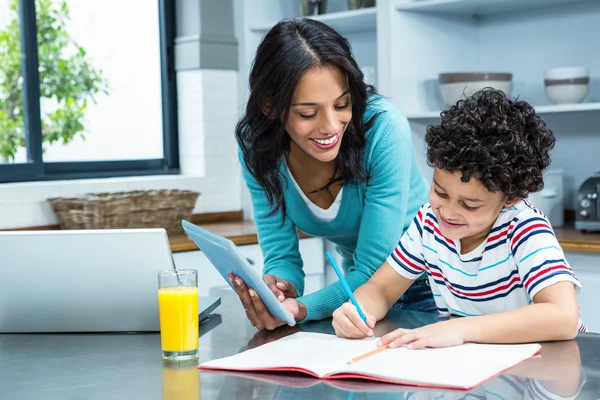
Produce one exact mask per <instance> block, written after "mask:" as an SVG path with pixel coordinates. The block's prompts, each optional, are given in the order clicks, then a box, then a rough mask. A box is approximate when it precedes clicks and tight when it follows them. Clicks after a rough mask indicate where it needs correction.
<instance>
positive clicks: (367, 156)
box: [239, 96, 428, 322]
mask: <svg viewBox="0 0 600 400" xmlns="http://www.w3.org/2000/svg"><path fill="white" fill-rule="evenodd" d="M375 112H379V113H380V114H379V115H378V117H377V118H376V120H375V123H374V125H373V126H372V128H371V129H370V130H369V131H368V132H366V137H367V145H366V147H365V153H364V159H363V162H364V167H365V171H366V172H367V174H368V176H369V179H368V180H367V181H366V182H364V183H360V184H355V183H354V184H353V183H346V184H344V190H343V192H342V201H341V204H340V209H339V212H338V214H337V216H336V217H335V218H334V219H333V220H332V221H330V222H321V221H319V220H316V219H315V218H314V217H313V215H312V213H311V212H310V210H309V209H308V207H307V206H306V204H305V203H304V202H303V200H302V198H301V197H300V194H299V193H298V192H297V190H296V187H295V186H294V184H293V182H291V180H290V179H291V178H290V176H289V173H288V171H287V168H286V165H285V160H283V159H282V160H281V163H280V166H279V168H280V171H281V176H282V177H283V179H284V182H282V183H283V188H284V191H285V203H286V212H287V216H286V219H285V221H284V222H283V226H282V225H281V212H277V213H276V214H274V215H272V216H268V214H269V212H270V210H271V206H270V205H269V202H268V200H267V197H266V195H265V193H264V191H263V189H262V188H261V187H260V185H258V183H257V182H256V180H255V179H254V177H253V176H252V175H251V174H250V173H249V171H248V169H247V168H246V165H245V163H244V161H243V159H242V158H240V161H241V165H242V174H243V177H244V179H245V181H246V184H247V186H248V189H249V190H250V195H251V198H252V206H253V210H254V219H255V221H256V226H257V230H258V242H259V244H260V247H261V250H262V253H263V256H264V270H263V272H264V273H265V274H273V275H275V276H277V277H278V278H280V279H285V280H288V281H290V282H292V283H293V284H295V285H296V288H297V290H298V295H299V296H300V297H299V298H298V301H300V302H302V303H303V304H305V305H306V309H307V315H306V318H305V319H304V321H309V320H317V319H323V318H328V317H331V314H332V313H333V311H335V309H336V308H338V307H339V306H340V305H342V304H343V303H344V302H346V301H347V300H348V296H347V295H346V293H345V291H344V289H343V287H342V286H341V283H340V282H336V283H333V284H331V285H329V286H327V287H325V288H323V289H321V290H319V291H317V292H314V293H310V294H307V295H303V293H304V271H303V269H302V265H303V264H302V258H301V257H300V253H299V250H298V236H297V233H296V228H297V229H299V230H301V231H302V232H305V233H307V234H308V235H311V236H313V237H321V238H325V239H328V240H330V241H331V242H333V243H335V244H336V247H337V250H338V252H339V253H340V254H341V255H342V257H343V263H342V268H343V269H344V270H345V278H346V280H347V282H348V285H349V286H350V288H351V289H352V290H353V291H354V290H355V289H357V288H358V287H359V286H360V285H362V284H363V283H365V282H366V281H367V280H368V279H369V278H370V277H371V276H372V275H373V274H374V273H375V271H376V270H377V269H378V268H379V267H380V266H381V264H383V262H384V261H385V260H386V257H387V256H388V255H389V254H390V252H391V251H392V250H393V249H394V247H395V245H396V243H397V242H398V240H400V236H401V235H402V233H403V232H404V231H405V230H406V229H407V228H408V226H409V225H410V222H411V221H412V219H413V217H414V215H415V214H416V213H417V211H418V209H419V207H421V206H422V205H423V204H424V203H426V202H427V198H428V186H427V185H426V183H425V180H424V179H423V177H422V176H421V173H420V171H419V168H418V166H417V164H416V160H415V157H414V154H413V147H412V141H411V130H410V126H409V124H408V121H407V120H406V118H405V117H404V116H403V115H402V114H401V113H400V112H399V111H398V109H397V108H396V107H395V106H394V105H393V104H391V103H390V102H389V101H388V100H386V99H384V98H382V97H379V96H377V97H371V99H370V101H369V104H368V106H367V110H366V112H365V116H364V118H365V120H367V119H368V118H369V117H371V116H372V115H373V114H374V113H375ZM239 155H240V157H241V152H240V153H239ZM304 321H303V322H304Z"/></svg>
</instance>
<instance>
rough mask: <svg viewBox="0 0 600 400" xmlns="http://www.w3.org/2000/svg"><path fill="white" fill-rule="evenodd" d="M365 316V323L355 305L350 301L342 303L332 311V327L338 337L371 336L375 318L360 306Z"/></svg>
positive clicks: (355, 337)
mask: <svg viewBox="0 0 600 400" xmlns="http://www.w3.org/2000/svg"><path fill="white" fill-rule="evenodd" d="M362 310H363V313H364V314H365V316H366V317H367V323H366V324H365V322H364V321H363V320H362V318H361V317H360V315H359V314H358V311H357V310H356V307H354V304H352V303H351V302H349V301H348V302H347V303H344V304H343V305H342V306H341V307H340V308H338V309H337V310H335V311H334V312H333V322H332V325H333V329H335V334H336V335H338V336H339V337H343V338H349V339H362V338H365V337H372V336H373V328H375V318H373V317H372V316H371V315H370V314H369V313H367V312H366V310H365V309H364V308H362Z"/></svg>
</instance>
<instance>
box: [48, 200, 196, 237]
mask: <svg viewBox="0 0 600 400" xmlns="http://www.w3.org/2000/svg"><path fill="white" fill-rule="evenodd" d="M199 195H200V193H198V192H193V191H190V190H147V191H131V192H117V193H96V194H94V193H89V194H85V195H83V196H79V197H55V198H50V199H48V202H49V203H50V205H51V206H52V210H53V211H54V214H55V215H56V218H57V220H58V223H59V224H60V227H61V229H110V228H112V229H123V228H165V229H166V230H167V232H168V233H169V234H180V233H183V229H182V227H181V220H182V219H189V218H190V216H191V215H192V212H193V210H194V206H195V205H196V200H197V199H198V196H199Z"/></svg>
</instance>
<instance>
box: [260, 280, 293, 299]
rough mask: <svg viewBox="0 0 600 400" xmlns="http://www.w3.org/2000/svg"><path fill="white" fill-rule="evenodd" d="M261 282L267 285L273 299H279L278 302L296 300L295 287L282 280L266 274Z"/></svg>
mask: <svg viewBox="0 0 600 400" xmlns="http://www.w3.org/2000/svg"><path fill="white" fill-rule="evenodd" d="M263 281H264V282H265V283H266V284H267V286H268V287H269V288H270V289H271V291H272V292H273V294H274V295H275V297H277V298H278V299H279V301H281V302H282V301H284V300H285V299H287V298H288V297H291V298H294V299H295V298H296V297H298V291H297V290H296V285H294V284H293V283H291V282H289V281H285V280H283V279H279V278H278V277H276V276H275V275H271V274H266V275H264V276H263Z"/></svg>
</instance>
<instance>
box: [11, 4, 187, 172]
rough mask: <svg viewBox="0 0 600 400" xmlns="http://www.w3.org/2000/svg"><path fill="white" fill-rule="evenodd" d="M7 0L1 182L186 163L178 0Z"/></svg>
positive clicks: (157, 168)
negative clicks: (180, 141) (179, 97)
mask: <svg viewBox="0 0 600 400" xmlns="http://www.w3.org/2000/svg"><path fill="white" fill-rule="evenodd" d="M117 1H118V0H0V182H15V181H31V180H51V179H73V178H95V177H110V176H130V175H147V174H166V173H177V172H178V168H179V159H178V145H177V120H176V93H175V69H174V52H173V42H174V2H173V1H172V0H158V1H150V0H127V1H125V2H123V1H118V2H117Z"/></svg>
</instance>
